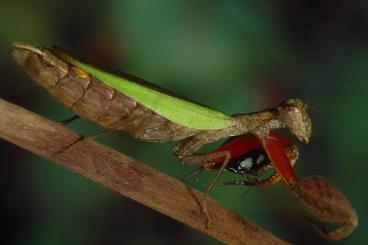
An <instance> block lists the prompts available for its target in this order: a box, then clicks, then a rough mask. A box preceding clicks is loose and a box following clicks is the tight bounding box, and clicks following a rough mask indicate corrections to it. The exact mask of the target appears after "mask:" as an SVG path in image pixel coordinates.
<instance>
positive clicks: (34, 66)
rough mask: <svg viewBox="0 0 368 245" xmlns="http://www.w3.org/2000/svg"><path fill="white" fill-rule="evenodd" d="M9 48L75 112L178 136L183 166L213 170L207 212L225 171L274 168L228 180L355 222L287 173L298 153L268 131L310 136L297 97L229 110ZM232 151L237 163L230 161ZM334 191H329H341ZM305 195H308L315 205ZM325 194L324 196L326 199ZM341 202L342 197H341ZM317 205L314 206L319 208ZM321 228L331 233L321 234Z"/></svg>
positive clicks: (60, 53)
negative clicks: (280, 187) (278, 187)
mask: <svg viewBox="0 0 368 245" xmlns="http://www.w3.org/2000/svg"><path fill="white" fill-rule="evenodd" d="M13 48H14V50H13V56H14V58H15V60H16V61H17V63H18V64H19V65H20V66H21V67H23V69H24V70H25V71H26V73H28V74H29V75H30V76H31V77H32V78H33V79H34V80H36V81H37V82H38V84H40V85H41V86H43V87H44V88H46V89H47V90H48V92H49V93H50V94H51V95H52V96H54V97H55V98H56V99H57V100H59V101H60V102H62V103H63V104H64V105H65V106H66V107H68V108H70V109H71V110H72V111H73V112H75V113H76V114H77V115H79V116H80V117H83V118H86V119H89V120H90V121H93V122H95V123H97V124H99V125H101V126H103V127H105V128H108V129H110V130H124V131H127V132H129V133H130V134H131V135H133V136H134V137H136V138H138V139H141V140H145V141H153V142H165V141H180V142H179V143H178V144H177V145H176V146H175V147H174V148H173V153H174V155H175V156H176V157H177V158H178V160H179V161H181V162H182V163H183V164H194V163H200V164H201V168H200V169H206V168H207V169H218V171H217V174H216V175H215V177H214V178H213V180H212V181H211V183H210V184H209V185H208V186H207V188H206V190H205V197H204V199H203V203H202V208H203V211H204V213H205V214H206V215H208V213H207V205H206V200H207V195H208V193H209V191H210V190H211V188H212V187H213V185H214V184H215V182H216V181H217V179H218V178H219V176H220V174H221V173H222V172H223V171H224V170H225V169H227V170H229V171H232V172H233V173H235V174H241V175H243V176H246V175H247V176H254V175H256V174H258V173H260V172H262V171H263V170H264V169H266V168H269V167H273V168H274V169H275V170H276V171H275V173H274V174H273V175H271V176H270V177H269V178H267V179H265V180H261V181H256V180H252V181H243V182H232V183H228V184H241V185H258V186H263V185H271V184H274V183H276V182H277V181H279V180H283V181H284V182H285V183H286V184H287V186H288V187H289V189H290V190H291V191H292V192H293V193H294V194H295V195H296V196H297V198H299V199H300V200H301V202H302V203H303V204H304V206H305V207H306V208H307V209H308V210H309V211H310V213H311V214H312V215H314V217H315V218H316V219H319V220H321V221H324V222H331V223H341V222H342V223H344V224H345V223H347V224H348V225H350V224H351V223H352V224H353V226H354V225H355V226H356V224H355V223H356V222H355V221H354V220H352V219H354V217H355V216H356V214H355V211H354V210H353V209H352V208H351V206H349V205H342V206H343V207H342V208H341V209H344V212H345V213H348V214H349V215H350V216H349V218H347V217H346V215H340V216H339V215H336V214H335V213H334V214H331V213H328V214H325V213H326V212H325V211H326V210H330V206H331V205H332V206H334V207H335V206H338V207H340V206H339V205H335V203H333V200H332V201H331V200H330V199H331V198H330V197H331V196H328V197H325V196H323V195H313V193H312V192H313V191H314V189H313V188H312V189H311V188H309V186H310V183H311V182H312V183H314V182H316V179H313V180H312V181H311V180H309V179H308V180H307V181H303V180H302V181H299V180H298V178H297V176H296V175H295V173H294V171H293V165H294V163H295V161H296V159H297V158H298V151H297V148H296V146H295V145H294V144H292V143H291V142H290V141H289V140H288V139H287V138H286V137H284V136H282V135H280V134H278V133H275V132H273V130H274V129H279V128H286V129H288V130H289V131H290V132H291V133H292V134H293V135H295V136H296V138H297V139H298V140H299V141H301V142H303V143H308V142H309V140H310V137H311V132H312V123H311V120H310V118H309V116H308V114H307V105H306V104H305V103H304V102H303V101H301V100H300V99H296V98H291V99H286V100H283V101H282V102H281V103H280V104H279V105H278V106H276V107H275V108H270V109H265V110H261V111H258V112H251V113H244V114H235V115H231V116H230V115H227V114H225V113H223V112H220V111H218V110H215V109H211V108H209V107H206V106H203V105H199V104H197V103H195V102H192V101H189V100H186V99H182V98H179V97H177V96H174V95H172V94H171V93H169V92H166V91H163V90H162V89H161V88H159V87H157V86H155V85H153V84H150V83H148V82H146V81H143V80H142V79H139V78H136V77H133V76H131V75H128V74H124V73H121V72H119V73H118V72H110V71H106V70H104V69H101V68H99V67H98V66H94V65H90V64H89V63H87V62H84V61H82V60H81V59H79V58H76V57H74V56H72V55H70V54H68V53H67V52H65V51H64V50H62V49H60V48H41V47H36V46H33V45H30V44H26V43H21V42H14V43H13ZM232 136H236V137H235V138H233V139H231V140H230V141H228V142H226V143H225V144H223V145H222V146H220V147H219V148H217V149H216V150H214V151H212V152H210V153H208V154H196V152H197V151H198V150H199V149H200V148H201V147H202V146H203V145H205V144H207V143H210V142H213V141H216V140H220V139H223V138H228V137H232ZM247 144H248V145H249V146H251V147H250V148H249V149H246V148H244V145H247ZM252 147H253V149H251V148H252ZM234 149H235V150H234ZM236 149H240V152H236ZM247 154H248V155H247ZM236 157H238V159H237V160H239V161H235V160H234V159H235V158H236ZM197 172H198V171H197ZM197 172H195V173H197ZM195 173H194V174H195ZM189 177H190V176H189ZM313 181H314V182H313ZM318 181H319V182H318V183H322V182H323V181H321V180H320V179H318ZM331 189H333V188H332V187H330V188H327V189H326V190H331ZM311 190H312V191H311ZM336 190H337V189H336ZM337 192H338V190H337V191H336V192H334V193H333V195H337V196H339V194H336V193H337ZM311 193H312V194H311ZM341 195H342V194H341ZM342 197H343V196H342ZM307 199H308V200H307ZM310 199H313V200H312V201H313V202H314V204H313V205H311V200H310ZM326 200H327V201H330V202H327V204H326V202H325V201H326ZM339 201H340V202H343V198H339ZM345 201H346V199H345ZM346 202H347V201H346ZM315 206H318V207H319V211H318V212H317V211H315ZM347 207H350V209H349V208H347ZM339 211H340V210H339ZM324 212H325V213H324ZM321 213H324V216H323V215H322V214H321ZM340 214H341V212H340ZM354 214H355V216H354ZM322 216H323V217H322ZM332 216H333V218H331V217H332ZM330 218H331V219H330ZM356 219H357V218H356ZM354 222H355V223H354ZM355 226H354V227H353V228H352V229H354V228H355ZM316 227H317V226H316ZM349 228H351V226H349ZM352 229H351V231H352ZM320 230H321V229H320ZM349 231H350V230H349V229H347V231H346V232H345V233H344V234H342V233H339V234H337V235H334V236H330V238H331V239H340V238H342V237H343V236H346V235H347V234H349V233H350V232H351V231H350V232H349ZM324 234H325V235H326V234H327V235H326V236H327V237H328V236H329V235H328V234H329V233H327V232H324Z"/></svg>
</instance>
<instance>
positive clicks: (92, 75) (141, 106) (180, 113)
mask: <svg viewBox="0 0 368 245" xmlns="http://www.w3.org/2000/svg"><path fill="white" fill-rule="evenodd" d="M13 46H14V52H13V55H14V57H15V59H16V61H17V62H18V63H19V64H20V65H21V66H22V67H23V68H24V69H25V70H26V72H27V73H28V74H29V75H30V76H31V77H32V78H33V79H34V80H36V81H38V82H39V84H41V85H42V86H44V87H45V88H46V89H47V90H48V91H49V92H50V93H51V94H52V95H53V96H54V97H56V98H57V99H58V100H60V101H61V102H62V103H64V104H65V105H66V106H67V107H70V108H71V109H72V110H73V111H74V112H75V113H77V114H78V115H80V116H82V117H84V118H87V119H90V120H92V121H94V122H96V123H98V124H101V125H103V126H105V127H111V128H116V129H124V130H127V131H129V132H131V133H132V134H133V135H135V136H136V137H139V138H142V139H145V140H153V141H165V140H178V139H182V138H186V137H188V136H190V135H192V134H194V133H195V132H197V131H199V130H201V129H217V128H225V127H228V126H231V125H234V124H235V121H234V119H232V118H231V117H229V116H227V115H225V114H223V113H222V112H219V111H216V110H213V109H210V108H207V107H205V106H201V105H198V104H196V103H193V102H190V101H187V100H184V99H180V98H177V97H175V96H171V95H169V94H167V93H165V92H162V91H160V90H158V89H155V88H151V87H149V86H146V85H144V84H141V83H139V81H136V80H134V79H131V78H130V77H129V78H125V77H120V76H117V75H115V74H112V73H109V72H107V71H104V70H102V69H99V68H95V67H93V66H91V65H89V64H87V63H83V62H81V61H78V60H77V59H76V58H72V56H70V55H69V54H67V53H66V52H64V51H61V50H60V49H56V48H55V49H46V48H38V47H34V46H32V45H29V44H25V43H18V42H16V43H14V44H13Z"/></svg>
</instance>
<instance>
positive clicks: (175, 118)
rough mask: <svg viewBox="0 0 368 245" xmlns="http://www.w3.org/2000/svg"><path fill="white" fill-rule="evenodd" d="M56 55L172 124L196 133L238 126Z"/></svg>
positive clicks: (195, 106) (208, 110)
mask: <svg viewBox="0 0 368 245" xmlns="http://www.w3.org/2000/svg"><path fill="white" fill-rule="evenodd" d="M57 52H58V55H60V56H61V57H62V58H63V59H65V60H66V61H68V62H70V63H71V64H73V65H75V66H76V67H78V68H80V69H82V70H84V71H85V72H87V73H89V74H91V75H93V76H95V77H97V78H98V79H100V80H101V81H103V82H105V83H106V84H107V85H109V86H111V87H113V88H114V89H116V90H118V91H119V92H121V93H123V94H124V95H126V96H128V97H130V98H131V99H133V100H135V101H137V102H138V103H140V104H142V105H144V106H145V107H147V108H149V109H150V110H152V111H154V112H155V113H157V114H159V115H161V116H162V117H164V118H167V119H168V120H170V121H172V122H175V123H177V124H180V125H182V126H185V127H189V128H195V129H222V128H226V127H229V126H232V125H234V124H235V120H234V119H233V118H232V117H230V116H228V115H226V114H224V113H222V112H220V111H217V110H214V109H211V108H208V107H205V106H201V105H198V104H196V103H193V102H190V101H187V100H184V99H180V98H177V97H175V96H172V95H169V94H166V93H164V92H161V91H159V90H156V89H154V88H150V87H147V86H145V85H143V84H140V83H137V82H134V81H131V80H130V79H127V78H124V77H121V76H118V75H115V74H112V73H110V72H107V71H104V70H101V69H99V68H96V67H94V66H92V65H90V64H87V63H84V62H82V61H80V60H78V59H76V58H74V57H72V56H70V55H68V54H67V53H65V52H64V51H61V50H59V49H58V50H57Z"/></svg>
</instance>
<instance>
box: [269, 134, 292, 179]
mask: <svg viewBox="0 0 368 245" xmlns="http://www.w3.org/2000/svg"><path fill="white" fill-rule="evenodd" d="M263 147H264V149H265V150H266V152H267V155H268V157H269V158H270V160H271V162H272V164H273V166H274V167H275V169H276V170H277V172H279V174H280V175H281V178H282V179H283V180H284V182H285V183H287V184H292V183H294V182H296V181H297V180H298V178H297V177H296V175H295V173H294V170H293V167H292V166H291V163H290V160H289V158H288V157H287V155H286V153H285V151H284V146H283V144H282V142H281V141H280V140H279V139H278V138H277V137H273V136H272V135H271V134H270V135H268V136H267V137H266V139H265V141H264V143H263Z"/></svg>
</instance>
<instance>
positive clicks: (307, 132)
mask: <svg viewBox="0 0 368 245" xmlns="http://www.w3.org/2000/svg"><path fill="white" fill-rule="evenodd" d="M307 107H308V106H307V104H305V103H304V102H303V101H301V100H300V99H295V98H292V99H287V100H284V101H282V102H281V103H280V105H279V106H278V107H277V110H278V114H279V118H280V120H281V122H282V123H284V124H285V126H286V127H287V128H288V129H289V130H290V131H291V132H292V133H293V134H294V135H295V136H296V137H297V138H298V139H299V140H300V141H301V142H303V143H306V144H307V143H308V142H309V139H310V136H311V134H312V122H311V120H310V118H309V116H308V114H307Z"/></svg>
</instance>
